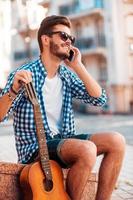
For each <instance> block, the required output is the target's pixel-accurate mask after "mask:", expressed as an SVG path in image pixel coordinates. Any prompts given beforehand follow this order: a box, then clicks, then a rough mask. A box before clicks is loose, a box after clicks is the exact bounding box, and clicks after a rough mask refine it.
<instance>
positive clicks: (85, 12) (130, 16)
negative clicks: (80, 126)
mask: <svg viewBox="0 0 133 200" xmlns="http://www.w3.org/2000/svg"><path fill="white" fill-rule="evenodd" d="M44 2H45V3H44V4H46V2H47V5H48V2H49V14H62V15H66V16H68V17H69V18H70V19H71V21H72V25H73V33H74V34H75V36H76V38H77V40H76V46H77V47H78V48H79V49H80V50H81V52H82V58H83V62H84V64H85V66H86V68H87V69H88V71H89V72H90V73H91V74H92V76H93V77H94V78H95V79H96V80H97V81H98V82H99V83H100V85H101V86H102V87H104V88H105V89H106V91H107V93H108V96H109V101H108V104H107V105H106V106H105V107H104V110H105V112H112V113H131V112H132V113H133V26H132V24H133V0H117V1H116V0H108V1H106V0H82V1H80V0H67V2H66V1H65V0H58V1H56V2H55V1H44ZM77 105H78V108H81V110H87V111H89V112H99V108H93V107H89V106H85V105H82V104H79V103H78V102H77Z"/></svg>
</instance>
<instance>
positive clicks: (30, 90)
mask: <svg viewBox="0 0 133 200" xmlns="http://www.w3.org/2000/svg"><path fill="white" fill-rule="evenodd" d="M24 87H25V90H26V93H27V96H28V98H29V100H30V101H31V103H32V104H33V105H38V104H39V103H38V99H37V96H36V92H35V89H34V86H33V84H32V82H30V83H27V84H25V85H24Z"/></svg>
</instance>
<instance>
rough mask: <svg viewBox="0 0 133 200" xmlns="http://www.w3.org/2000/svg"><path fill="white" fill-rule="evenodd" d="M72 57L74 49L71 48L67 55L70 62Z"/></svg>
mask: <svg viewBox="0 0 133 200" xmlns="http://www.w3.org/2000/svg"><path fill="white" fill-rule="evenodd" d="M73 58H74V51H73V50H72V49H71V50H70V52H69V57H68V60H69V61H70V62H71V61H72V60H73Z"/></svg>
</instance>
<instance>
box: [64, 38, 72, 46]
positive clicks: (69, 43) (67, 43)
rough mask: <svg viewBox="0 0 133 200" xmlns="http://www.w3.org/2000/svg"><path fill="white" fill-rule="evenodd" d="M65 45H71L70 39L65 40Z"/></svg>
mask: <svg viewBox="0 0 133 200" xmlns="http://www.w3.org/2000/svg"><path fill="white" fill-rule="evenodd" d="M65 43H66V45H68V46H71V40H70V39H69V38H68V39H67V41H66V42H65Z"/></svg>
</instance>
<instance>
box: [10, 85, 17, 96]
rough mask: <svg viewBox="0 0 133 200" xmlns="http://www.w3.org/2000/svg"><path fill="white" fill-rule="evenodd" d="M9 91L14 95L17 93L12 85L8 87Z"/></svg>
mask: <svg viewBox="0 0 133 200" xmlns="http://www.w3.org/2000/svg"><path fill="white" fill-rule="evenodd" d="M10 90H11V92H12V93H14V94H15V95H17V94H18V93H17V92H16V91H15V90H14V89H13V87H12V86H11V88H10Z"/></svg>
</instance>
